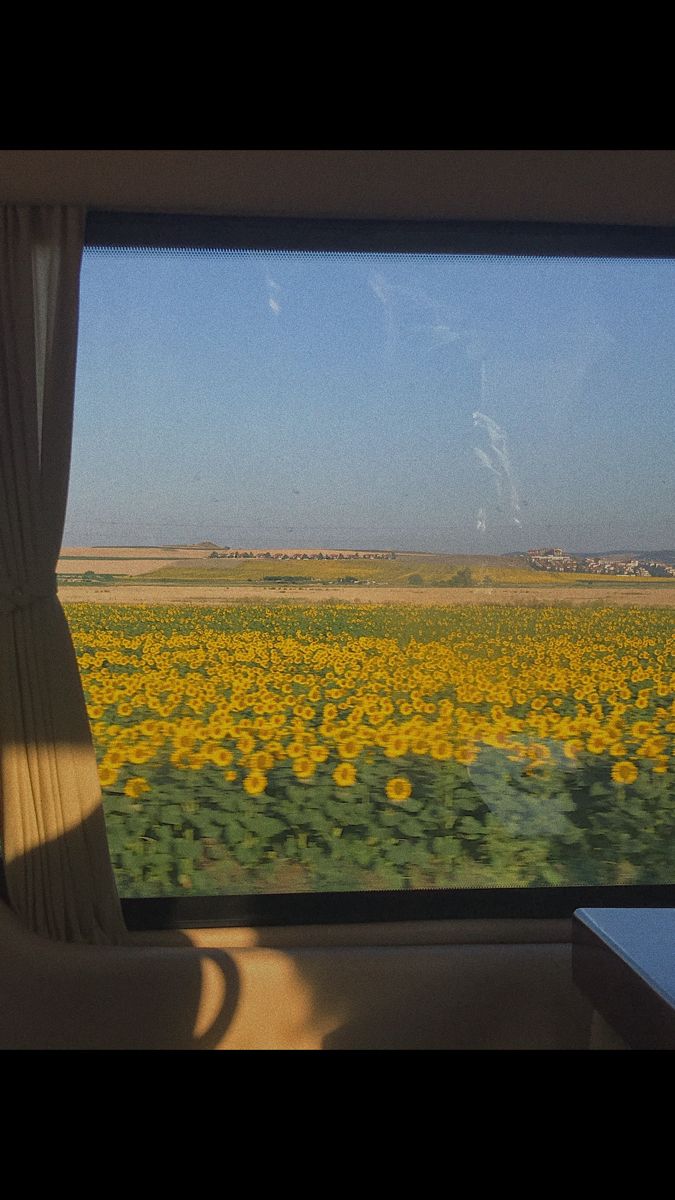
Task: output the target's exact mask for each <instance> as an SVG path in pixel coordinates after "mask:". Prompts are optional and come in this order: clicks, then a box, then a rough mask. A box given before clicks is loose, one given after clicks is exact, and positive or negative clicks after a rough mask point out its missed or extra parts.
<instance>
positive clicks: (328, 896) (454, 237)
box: [0, 210, 675, 930]
mask: <svg viewBox="0 0 675 1200" xmlns="http://www.w3.org/2000/svg"><path fill="white" fill-rule="evenodd" d="M85 248H86V249H94V248H97V249H100V250H104V249H105V248H111V249H112V248H129V249H130V248H137V249H146V250H150V251H152V250H153V249H154V250H167V249H176V250H187V251H189V250H190V249H194V250H199V251H204V250H206V251H208V250H213V251H220V250H252V251H268V250H269V251H272V250H276V251H301V252H302V251H305V252H312V251H315V252H316V251H318V252H320V251H323V252H343V253H357V254H358V253H380V254H384V253H387V252H389V253H396V254H411V255H413V254H449V255H452V254H474V255H475V254H484V255H488V256H490V255H492V256H494V255H516V256H523V257H554V258H555V257H568V256H578V257H585V258H629V259H639V258H675V227H671V226H645V225H640V226H636V225H604V224H588V225H585V224H584V225H582V224H577V223H571V222H568V223H549V222H531V221H461V220H452V221H448V220H439V221H437V220H391V219H386V220H383V219H367V220H366V219H334V218H317V217H308V218H297V217H293V218H289V217H267V216H254V217H249V216H217V215H203V214H194V213H168V212H167V213H164V212H150V213H147V212H146V213H138V212H119V211H117V212H116V211H108V210H105V211H104V210H90V211H89V212H88V214H87V221H86V230H85ZM1 892H2V878H1V873H0V893H1ZM121 903H122V911H123V914H124V918H125V921H126V923H127V926H128V928H129V929H130V930H149V929H178V928H209V927H211V928H213V927H232V926H242V925H245V926H283V925H288V926H293V925H325V924H328V925H330V924H359V923H364V922H365V923H371V922H397V921H399V922H400V921H422V920H423V921H428V920H448V919H464V920H466V919H485V920H488V919H489V920H494V919H500V918H501V919H504V918H511V919H561V918H562V919H567V918H571V917H572V914H573V912H574V910H575V909H577V908H580V907H591V906H592V907H626V906H629V907H632V908H659V907H668V908H670V907H673V906H674V905H675V882H674V883H672V884H649V885H607V886H605V885H603V886H599V885H583V886H577V887H556V886H554V885H551V886H550V887H537V888H498V887H495V888H451V889H446V888H443V889H431V888H430V889H414V890H413V889H411V890H401V891H394V890H392V891H373V892H366V891H363V892H312V893H281V894H279V893H277V894H274V893H265V894H253V895H234V896H233V895H228V896H175V897H173V896H170V897H161V898H151V897H147V898H122V901H121Z"/></svg>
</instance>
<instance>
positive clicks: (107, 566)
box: [56, 556, 174, 576]
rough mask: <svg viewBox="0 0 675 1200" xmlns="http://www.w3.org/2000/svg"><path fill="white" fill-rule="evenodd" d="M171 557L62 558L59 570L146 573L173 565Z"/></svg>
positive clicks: (82, 573) (71, 572) (128, 574)
mask: <svg viewBox="0 0 675 1200" xmlns="http://www.w3.org/2000/svg"><path fill="white" fill-rule="evenodd" d="M172 566H174V562H173V561H172V560H171V559H169V558H153V559H152V561H148V559H147V558H84V557H82V558H80V557H79V556H78V557H77V558H70V559H69V558H60V559H59V561H58V564H57V567H56V569H57V571H58V573H59V574H60V575H84V573H85V571H94V572H95V573H96V574H97V575H126V576H132V575H146V574H147V573H148V571H154V570H155V569H156V568H157V567H172Z"/></svg>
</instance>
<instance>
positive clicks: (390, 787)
mask: <svg viewBox="0 0 675 1200" xmlns="http://www.w3.org/2000/svg"><path fill="white" fill-rule="evenodd" d="M385 791H386V793H387V799H388V800H391V801H392V803H393V804H401V803H402V802H403V801H404V800H407V799H408V796H409V795H410V794H411V792H412V784H411V782H410V780H409V779H406V777H405V775H395V776H394V778H393V779H388V780H387V786H386V788H385Z"/></svg>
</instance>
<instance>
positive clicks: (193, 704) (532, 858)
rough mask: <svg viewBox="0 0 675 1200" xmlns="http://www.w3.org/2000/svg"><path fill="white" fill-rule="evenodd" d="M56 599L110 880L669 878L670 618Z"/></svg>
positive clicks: (378, 884) (315, 883) (169, 885)
mask: <svg viewBox="0 0 675 1200" xmlns="http://www.w3.org/2000/svg"><path fill="white" fill-rule="evenodd" d="M66 614H67V617H68V620H69V622H70V627H71V631H72V636H73V640H74V644H75V648H76V652H77V656H78V660H79V665H80V670H81V674H82V679H83V685H84V689H85V695H86V698H87V705H88V710H89V716H90V720H91V726H92V731H93V737H94V742H95V746H96V751H97V757H98V762H99V776H100V780H101V786H102V789H103V795H104V806H105V812H106V820H107V827H108V834H109V842H110V849H111V855H112V860H113V866H114V868H115V872H116V875H117V880H118V886H119V889H120V893H121V895H123V896H160V895H177V894H185V893H191V894H193V895H209V894H231V893H247V892H248V893H253V892H256V891H258V892H260V891H264V892H306V891H322V890H323V891H326V890H327V891H345V890H354V889H388V888H429V887H527V886H539V887H540V886H545V885H551V886H554V885H556V884H558V885H572V884H587V883H595V884H612V883H665V882H672V881H674V880H675V784H674V777H675V760H674V758H673V754H674V749H673V747H674V744H675V742H674V738H673V734H674V733H675V698H674V696H675V636H674V635H675V622H674V619H673V615H672V610H669V609H667V608H651V609H646V608H641V609H638V608H629V607H627V608H618V607H614V606H612V607H611V608H610V607H606V608H601V607H588V608H571V607H565V606H563V605H550V606H548V605H543V606H541V607H537V606H520V607H519V606H511V605H481V606H479V605H464V606H461V605H458V606H444V605H438V606H435V607H419V606H416V605H414V604H406V605H391V606H386V605H367V604H363V605H357V604H351V603H350V604H346V603H345V604H330V603H321V604H316V605H313V606H309V605H296V604H292V603H288V604H286V603H283V602H280V603H273V604H269V605H263V604H259V605H258V604H250V605H247V604H237V605H229V606H221V607H218V606H215V605H214V606H203V607H202V606H197V605H182V606H171V605H157V606H151V605H139V606H136V607H134V606H132V605H127V604H119V605H95V604H88V603H87V604H71V605H66Z"/></svg>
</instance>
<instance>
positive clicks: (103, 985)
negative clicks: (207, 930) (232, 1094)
mask: <svg viewBox="0 0 675 1200" xmlns="http://www.w3.org/2000/svg"><path fill="white" fill-rule="evenodd" d="M86 825H87V822H84V824H83V825H82V826H78V828H77V830H75V831H74V832H73V834H65V835H64V836H63V837H62V838H60V839H57V841H55V842H53V843H50V844H48V845H47V846H46V847H45V846H43V847H41V848H40V851H39V859H38V855H37V852H33V853H30V854H28V855H26V856H25V858H24V859H23V860H20V861H17V862H15V863H11V864H9V865H8V866H6V867H5V870H6V873H7V875H9V876H10V877H11V872H12V871H26V870H28V871H30V870H36V869H39V870H41V871H45V872H46V873H47V877H49V876H50V875H51V872H50V871H49V865H50V860H53V861H54V865H55V866H56V863H57V862H58V861H63V855H64V853H66V854H67V853H68V852H69V850H70V849H75V850H76V849H77V847H79V846H80V845H81V838H82V835H83V834H84V836H85V838H86V836H87V829H86ZM71 842H72V843H73V844H72V845H71ZM31 859H34V861H32V862H31ZM52 877H57V876H56V875H54V876H52ZM2 885H3V886H2V890H3V893H4V895H3V897H2V900H3V902H2V903H0V1047H1V1048H3V1049H111V1050H120V1049H124V1050H135V1049H139V1050H140V1049H143V1050H209V1049H213V1048H215V1047H216V1046H217V1045H218V1044H219V1043H221V1042H222V1040H223V1038H224V1035H225V1033H226V1031H227V1029H228V1028H229V1026H230V1024H231V1022H232V1020H233V1018H234V1015H235V1012H236V1010H237V1007H238V1003H239V994H240V981H239V972H238V970H237V967H236V965H235V963H234V962H233V960H232V958H231V956H230V955H229V954H228V953H226V952H225V951H224V950H218V949H207V948H197V947H195V946H193V945H192V944H191V943H190V941H189V940H188V939H187V938H186V937H185V935H183V934H181V933H176V934H175V935H172V938H171V940H172V942H175V944H174V945H161V946H143V947H137V946H132V945H129V946H89V945H81V944H77V945H76V944H72V943H64V942H56V941H52V940H50V939H47V938H43V937H39V936H37V935H36V934H33V933H31V932H29V931H28V930H27V929H26V928H25V927H24V925H23V924H22V923H21V921H20V920H19V919H18V918H17V917H16V915H15V914H14V913H13V912H12V911H11V909H10V908H9V905H8V901H7V888H6V880H4V879H3V881H2Z"/></svg>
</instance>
